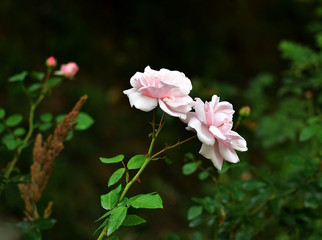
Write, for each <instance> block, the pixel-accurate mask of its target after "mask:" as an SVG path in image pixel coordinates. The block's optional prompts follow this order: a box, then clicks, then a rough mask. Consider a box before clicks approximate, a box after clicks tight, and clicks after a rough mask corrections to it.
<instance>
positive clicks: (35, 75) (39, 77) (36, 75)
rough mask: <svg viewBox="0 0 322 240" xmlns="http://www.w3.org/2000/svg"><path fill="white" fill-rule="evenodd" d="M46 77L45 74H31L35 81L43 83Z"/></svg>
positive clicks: (34, 72)
mask: <svg viewBox="0 0 322 240" xmlns="http://www.w3.org/2000/svg"><path fill="white" fill-rule="evenodd" d="M44 77H45V73H44V72H36V71H33V72H31V78H32V79H34V80H38V81H41V80H43V79H44Z"/></svg>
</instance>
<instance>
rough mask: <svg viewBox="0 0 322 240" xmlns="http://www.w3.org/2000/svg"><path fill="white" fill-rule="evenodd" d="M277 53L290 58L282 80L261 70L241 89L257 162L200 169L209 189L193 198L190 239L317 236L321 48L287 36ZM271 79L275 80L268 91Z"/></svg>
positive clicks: (320, 206)
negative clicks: (210, 184) (248, 109)
mask: <svg viewBox="0 0 322 240" xmlns="http://www.w3.org/2000/svg"><path fill="white" fill-rule="evenodd" d="M318 39H319V40H320V39H321V37H320V36H318ZM318 43H321V42H320V41H318ZM319 46H320V45H319ZM280 50H281V52H282V56H283V57H284V58H286V59H288V60H289V68H288V69H287V71H285V73H284V75H283V76H282V78H281V79H278V78H277V77H274V76H273V75H271V74H267V73H266V74H260V75H259V76H258V77H256V78H254V79H253V81H252V82H251V83H250V88H249V89H248V90H247V91H246V95H247V98H248V99H249V101H250V102H249V104H250V105H251V106H252V116H251V120H250V121H254V122H256V128H255V129H254V128H251V129H253V130H255V131H254V133H255V137H256V140H257V144H255V145H253V146H251V148H254V147H255V146H256V145H257V149H260V151H261V152H262V154H261V155H259V156H257V157H258V158H259V161H258V162H260V164H258V166H253V165H252V163H247V162H246V161H245V160H242V162H241V163H238V164H235V165H231V164H229V165H228V164H224V165H223V168H222V170H221V171H218V173H216V172H213V171H207V172H206V173H208V174H212V177H213V178H215V179H216V181H215V182H214V185H215V188H212V191H208V192H207V193H206V197H198V198H193V202H194V203H193V204H194V205H193V206H192V207H190V209H189V211H188V215H187V219H188V220H189V227H191V228H194V229H195V233H194V234H193V235H191V237H190V239H245V240H246V239H272V238H274V239H285V240H288V239H312V240H313V239H320V238H322V232H321V230H320V229H321V227H322V222H321V216H320V213H321V212H322V194H321V190H322V188H321V157H322V151H321V150H322V139H321V138H322V137H321V135H322V127H321V126H322V112H321V109H322V102H321V92H322V84H321V83H322V82H321V79H322V78H321V76H322V70H321V69H322V68H321V67H322V62H321V59H322V51H321V50H318V51H315V50H313V49H311V48H309V47H305V46H302V45H300V44H297V43H294V42H289V41H283V42H282V43H281V44H280ZM276 81H278V82H280V83H281V85H280V86H279V87H278V88H277V89H275V90H274V88H276V86H275V83H276ZM274 91H275V92H277V94H275V95H272V94H271V93H273V92H274ZM249 123H250V122H247V121H246V122H245V124H244V125H243V126H245V127H247V126H248V125H247V124H249ZM249 126H252V125H249ZM189 164H191V166H193V164H195V161H194V159H193V158H192V159H190V163H186V164H185V168H187V166H189ZM200 167H202V165H201V166H200ZM192 170H194V169H192ZM203 175H204V176H203ZM199 178H200V179H201V180H202V179H204V178H206V174H205V172H204V171H201V172H200V173H199ZM207 195H208V196H207ZM196 204H197V205H196ZM201 233H202V234H201Z"/></svg>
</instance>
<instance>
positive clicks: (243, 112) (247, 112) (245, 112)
mask: <svg viewBox="0 0 322 240" xmlns="http://www.w3.org/2000/svg"><path fill="white" fill-rule="evenodd" d="M249 115H250V107H249V106H245V107H242V108H241V109H239V116H240V117H244V118H247V117H249Z"/></svg>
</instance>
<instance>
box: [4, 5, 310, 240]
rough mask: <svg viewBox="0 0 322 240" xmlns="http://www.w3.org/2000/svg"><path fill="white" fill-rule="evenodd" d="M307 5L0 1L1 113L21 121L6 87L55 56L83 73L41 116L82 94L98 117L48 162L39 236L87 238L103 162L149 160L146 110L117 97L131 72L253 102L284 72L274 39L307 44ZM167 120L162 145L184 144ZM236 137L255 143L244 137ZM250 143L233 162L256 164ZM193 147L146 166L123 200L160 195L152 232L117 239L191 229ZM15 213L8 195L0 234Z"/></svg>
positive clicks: (102, 184)
mask: <svg viewBox="0 0 322 240" xmlns="http://www.w3.org/2000/svg"><path fill="white" fill-rule="evenodd" d="M315 5H316V3H315V2H314V1H304V0H297V1H294V0H283V1H280V0H269V1H268V0H267V1H251V0H231V1H203V0H199V1H197V0H193V1H169V0H165V1H162V2H161V1H160V2H157V1H146V0H144V1H108V0H107V1H79V0H78V1H76V0H68V1H66V0H64V1H63V0H56V1H46V0H44V1H35V0H30V1H18V0H17V1H10V0H1V1H0V107H5V108H6V109H7V111H8V112H9V113H10V112H18V111H20V112H22V113H27V109H26V106H24V105H23V103H24V101H25V100H24V97H23V96H21V95H18V94H16V93H15V92H14V91H13V90H11V88H10V85H9V83H8V78H9V77H10V76H11V75H13V74H14V73H17V72H21V71H22V70H39V71H42V70H44V69H45V66H44V62H45V59H46V58H47V57H49V56H50V55H54V56H55V57H56V59H57V60H58V64H62V63H66V62H68V61H75V62H76V63H77V64H78V65H79V68H80V70H79V72H78V74H77V76H76V78H75V80H73V81H66V82H65V83H64V84H62V85H61V86H60V87H59V88H57V89H55V91H53V93H52V95H51V96H50V97H49V98H47V99H46V100H45V101H44V102H43V103H42V105H41V106H40V108H39V113H43V112H52V113H54V114H60V113H67V112H68V111H69V110H70V109H71V108H72V106H73V104H74V103H75V102H76V101H77V100H78V99H79V97H80V96H81V95H83V94H87V95H88V97H89V98H88V101H87V103H86V105H85V106H84V108H83V110H84V111H86V112H87V113H89V114H90V115H91V116H92V117H93V118H94V120H95V124H94V125H93V126H92V127H91V129H89V130H88V131H85V132H77V133H75V136H74V138H73V139H72V141H69V142H67V143H66V145H65V149H64V151H63V152H62V154H61V155H60V156H59V157H58V158H57V159H56V165H55V170H54V173H53V176H52V177H51V180H50V182H49V184H48V187H47V189H46V190H45V193H44V196H43V202H44V204H45V203H46V202H47V201H46V200H50V199H53V200H54V208H53V217H54V218H55V219H57V224H56V226H55V227H54V228H53V229H51V230H48V231H46V232H44V239H94V237H92V233H93V231H94V230H95V229H96V227H97V226H98V225H97V224H96V223H95V222H94V220H95V219H97V218H98V217H99V216H100V215H101V214H103V213H104V211H103V209H101V207H100V202H99V201H100V199H99V197H100V195H101V194H104V193H106V192H107V180H108V178H109V176H110V174H111V173H112V172H113V170H115V169H114V168H113V169H111V167H110V166H103V165H102V164H101V163H100V161H99V157H100V156H104V157H109V156H114V155H116V154H119V153H124V154H125V155H126V156H127V157H130V156H132V155H134V154H139V153H146V151H147V147H148V143H149V139H148V133H149V132H150V125H149V121H151V118H152V113H143V112H141V111H138V110H136V109H132V108H130V105H129V103H128V99H127V97H126V96H125V95H123V93H122V91H123V90H125V89H128V88H130V84H129V79H130V77H131V76H132V75H133V74H134V73H135V72H136V71H140V72H142V71H143V70H144V68H145V67H146V66H147V65H150V66H151V68H152V69H156V70H158V69H160V68H168V69H170V70H179V71H182V72H184V73H185V74H186V76H187V77H188V78H190V79H191V80H192V84H193V87H194V90H193V91H192V94H191V95H192V97H196V96H200V97H202V98H203V99H204V100H210V98H211V96H212V95H213V94H218V95H219V96H220V97H221V99H222V100H227V101H230V102H232V103H233V105H234V107H235V109H236V110H238V109H239V107H241V106H243V105H247V104H249V102H248V99H247V96H245V94H242V93H243V92H244V91H245V90H246V89H248V88H249V87H250V86H249V82H250V79H251V78H253V77H254V76H255V75H256V74H258V73H260V72H263V71H268V72H271V73H273V74H276V75H277V76H279V75H280V74H281V71H282V70H283V69H284V68H285V66H286V65H287V63H286V62H285V61H283V60H282V59H281V58H280V53H279V51H278V48H277V46H278V43H279V42H280V41H281V40H283V39H291V40H294V41H297V42H301V43H302V44H311V43H312V42H314V39H313V37H312V35H311V34H310V33H309V32H308V31H307V26H308V25H309V23H311V22H312V20H313V19H314V14H313V12H314V10H315V7H316V6H315ZM277 87H278V86H276V88H277ZM274 94H275V93H274V92H272V98H274ZM251 107H252V106H251ZM166 121H167V125H166V129H167V131H166V130H164V132H163V135H162V141H160V143H159V146H158V147H159V148H162V146H163V145H164V144H165V142H166V143H168V144H171V143H174V142H176V141H177V139H178V138H180V139H183V138H184V137H185V136H191V133H189V132H186V131H185V129H184V127H185V126H184V124H183V123H181V122H180V121H179V120H178V119H172V118H167V119H166ZM255 124H256V123H255ZM240 132H241V134H242V135H243V136H245V138H246V139H247V140H251V139H253V130H252V129H251V128H245V127H244V128H241V129H240ZM248 145H249V149H250V150H249V152H248V153H247V154H240V156H241V159H242V160H245V161H246V159H247V161H250V162H251V163H252V164H254V165H259V164H260V162H262V161H264V160H263V156H262V154H261V153H260V150H259V149H257V148H255V147H253V146H252V144H251V142H249V143H248ZM199 148H200V143H199V142H198V141H194V142H192V143H189V144H187V145H185V146H183V147H181V148H180V151H171V152H169V153H168V156H169V157H170V159H172V161H173V164H172V165H170V166H168V165H167V164H166V163H165V162H162V161H159V162H156V163H153V164H151V166H149V169H148V171H146V172H145V173H144V174H143V176H142V179H141V184H137V185H136V186H135V189H134V190H131V191H132V193H134V192H138V193H140V192H152V191H155V190H157V191H158V192H159V194H160V195H161V196H162V197H163V199H164V209H163V210H162V211H159V210H158V211H147V212H146V219H147V220H148V223H147V224H145V225H143V226H141V227H139V228H136V229H128V230H123V232H124V233H126V234H124V236H125V237H124V238H122V239H152V238H154V239H163V238H164V236H165V235H166V234H167V233H168V232H176V231H178V230H180V229H182V228H185V227H186V226H187V221H186V220H185V214H186V213H185V211H186V207H187V205H189V201H190V198H191V196H193V195H194V194H195V193H196V192H198V188H199V187H200V183H198V181H196V179H194V178H193V177H192V178H187V177H185V176H183V175H182V173H181V166H182V164H183V155H184V153H185V152H186V151H192V152H195V153H197V151H198V150H199ZM1 155H2V156H1V157H0V159H1V161H2V162H3V161H5V160H4V159H3V156H4V155H3V153H2V152H1ZM246 156H247V158H246ZM259 159H260V160H259ZM209 162H210V161H209ZM30 163H31V155H30V152H25V153H24V154H23V157H22V159H21V161H20V163H19V166H20V167H21V169H22V171H25V172H28V166H29V164H30ZM1 164H3V163H1ZM206 164H208V163H206ZM209 164H210V163H209ZM22 209H23V202H22V200H21V199H20V197H19V194H18V191H17V189H15V188H13V189H10V190H8V191H7V192H6V194H5V195H3V196H1V206H0V210H1V214H0V226H2V228H8V229H10V228H14V224H15V223H16V222H18V221H20V220H21V218H22V217H23V214H22V211H21V210H22ZM8 223H9V224H8ZM0 239H2V238H1V236H0Z"/></svg>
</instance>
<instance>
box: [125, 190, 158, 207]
mask: <svg viewBox="0 0 322 240" xmlns="http://www.w3.org/2000/svg"><path fill="white" fill-rule="evenodd" d="M129 204H130V205H131V206H132V207H134V208H148V209H155V208H163V205H162V199H161V197H160V196H159V194H157V193H148V194H140V195H137V196H135V197H131V198H130V199H129Z"/></svg>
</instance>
